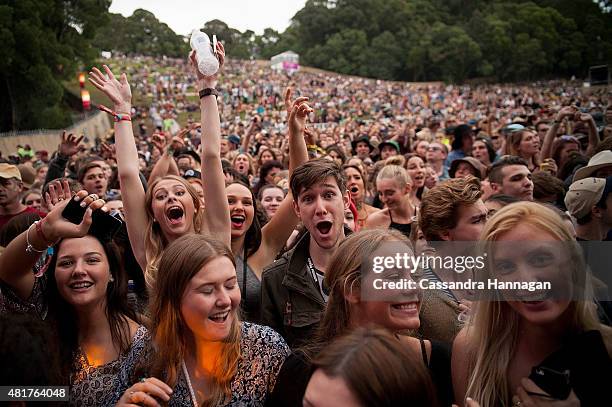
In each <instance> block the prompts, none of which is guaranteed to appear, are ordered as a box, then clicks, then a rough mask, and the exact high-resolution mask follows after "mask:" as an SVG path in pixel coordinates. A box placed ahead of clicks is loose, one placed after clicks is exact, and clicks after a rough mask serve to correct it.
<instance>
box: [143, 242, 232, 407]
mask: <svg viewBox="0 0 612 407" xmlns="http://www.w3.org/2000/svg"><path fill="white" fill-rule="evenodd" d="M219 257H227V258H228V259H229V260H230V261H231V262H232V264H233V265H234V267H235V262H234V256H233V254H232V251H231V250H230V249H229V248H228V247H227V246H225V245H224V244H223V243H222V242H219V241H217V240H214V239H212V238H210V237H206V236H204V235H196V234H189V235H185V236H182V237H180V238H178V239H177V240H175V241H174V242H172V243H171V244H170V245H169V246H168V247H167V248H166V250H165V251H164V253H163V255H162V256H161V260H160V262H159V270H160V271H161V272H160V273H159V275H158V278H157V282H156V291H155V292H154V296H153V299H152V302H151V307H150V310H151V315H153V316H154V318H153V319H152V337H153V339H154V340H155V345H156V359H155V362H154V368H153V372H154V375H155V377H160V378H161V377H164V378H165V380H164V381H165V382H166V383H167V384H168V385H169V386H170V387H172V388H173V387H174V386H175V385H176V383H177V381H178V378H179V376H180V368H181V364H182V363H183V360H184V358H185V355H186V353H187V345H188V341H189V338H190V337H191V335H190V333H189V332H190V331H189V327H188V326H187V324H186V323H185V321H184V320H183V315H182V313H181V302H182V299H183V294H184V292H185V290H186V288H187V286H188V284H189V282H190V281H191V279H192V278H193V277H194V276H195V275H196V274H197V273H198V272H199V271H200V270H201V269H202V267H204V266H205V265H206V264H207V263H209V262H210V261H212V260H214V259H216V258H219ZM231 313H232V316H233V320H232V326H231V328H230V333H229V335H228V336H227V337H226V338H225V339H224V340H223V344H224V345H223V349H222V351H221V356H220V358H219V362H218V363H217V364H216V365H215V368H214V369H213V371H212V378H213V383H212V390H211V395H210V398H209V399H208V400H206V402H205V403H204V404H203V405H205V406H216V405H219V404H221V403H223V402H224V401H227V400H229V399H230V398H231V387H230V386H231V381H232V378H233V377H234V376H235V374H236V369H237V366H238V360H239V359H240V334H241V322H240V319H239V316H238V312H237V311H236V310H232V311H231ZM203 318H204V317H203Z"/></svg>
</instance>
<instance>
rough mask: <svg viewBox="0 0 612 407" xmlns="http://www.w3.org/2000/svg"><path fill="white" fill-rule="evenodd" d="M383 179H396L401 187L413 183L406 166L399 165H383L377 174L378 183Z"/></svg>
mask: <svg viewBox="0 0 612 407" xmlns="http://www.w3.org/2000/svg"><path fill="white" fill-rule="evenodd" d="M383 179H394V180H395V181H397V184H398V185H399V187H400V188H403V187H405V186H406V185H408V184H410V185H412V179H411V178H410V175H408V173H407V172H406V170H405V169H404V167H400V166H399V165H385V166H384V167H382V169H381V170H380V171H379V172H378V175H377V176H376V184H377V185H378V183H379V182H380V181H382V180H383Z"/></svg>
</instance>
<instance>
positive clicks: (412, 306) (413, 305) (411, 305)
mask: <svg viewBox="0 0 612 407" xmlns="http://www.w3.org/2000/svg"><path fill="white" fill-rule="evenodd" d="M391 308H393V309H394V310H397V311H399V312H402V313H406V314H414V313H417V312H418V311H419V303H418V302H404V303H400V304H393V305H391Z"/></svg>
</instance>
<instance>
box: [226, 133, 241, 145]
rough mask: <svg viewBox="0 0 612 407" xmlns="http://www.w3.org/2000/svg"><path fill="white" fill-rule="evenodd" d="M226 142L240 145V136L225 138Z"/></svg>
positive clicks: (234, 135)
mask: <svg viewBox="0 0 612 407" xmlns="http://www.w3.org/2000/svg"><path fill="white" fill-rule="evenodd" d="M227 141H229V142H230V143H233V144H236V145H239V144H240V136H238V135H236V134H232V135H231V136H229V137H228V138H227Z"/></svg>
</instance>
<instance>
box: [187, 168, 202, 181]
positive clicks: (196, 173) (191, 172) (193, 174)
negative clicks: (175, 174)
mask: <svg viewBox="0 0 612 407" xmlns="http://www.w3.org/2000/svg"><path fill="white" fill-rule="evenodd" d="M201 176H202V175H201V173H200V171H196V170H187V171H185V174H183V178H185V179H189V178H197V179H200V177H201Z"/></svg>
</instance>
